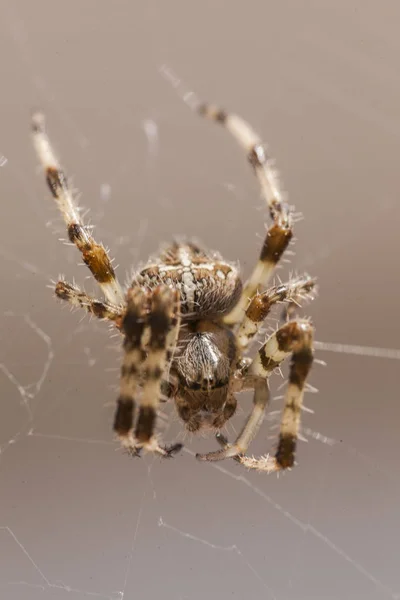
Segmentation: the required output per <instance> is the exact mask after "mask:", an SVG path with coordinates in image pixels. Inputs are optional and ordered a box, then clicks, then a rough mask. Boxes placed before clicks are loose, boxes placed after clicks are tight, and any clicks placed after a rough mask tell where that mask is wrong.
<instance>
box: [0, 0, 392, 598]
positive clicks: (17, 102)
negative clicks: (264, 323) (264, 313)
mask: <svg viewBox="0 0 400 600" xmlns="http://www.w3.org/2000/svg"><path fill="white" fill-rule="evenodd" d="M0 15H1V18H0V32H1V35H0V57H1V72H0V82H1V96H0V101H1V111H0V123H1V126H0V164H1V167H0V190H1V200H2V217H1V218H2V228H1V239H0V256H1V265H2V268H1V273H2V293H1V296H0V336H1V355H0V365H1V367H0V381H1V404H0V410H1V419H0V448H1V454H0V485H1V493H0V556H1V561H0V597H1V598H2V599H3V598H4V599H7V600H9V599H10V600H11V599H12V600H14V599H18V600H25V599H28V598H29V599H30V600H36V599H38V598H42V599H47V598H49V599H55V600H64V599H66V598H69V599H73V600H83V599H86V598H92V597H93V598H106V599H107V598H110V599H114V600H115V599H117V598H119V599H121V600H122V599H124V600H128V599H131V598H140V599H141V600H150V599H154V598H162V599H163V600H172V599H173V600H200V599H201V600H203V599H204V598H216V597H218V598H219V599H220V600H227V599H230V598H240V599H242V598H247V599H251V600H252V599H255V600H258V599H261V598H266V599H277V600H292V599H293V600H294V599H300V598H301V599H302V598H307V599H308V600H310V599H321V598H324V599H325V598H327V599H332V600H333V599H335V600H336V599H352V600H353V599H361V598H362V599H363V600H372V599H379V600H384V599H390V598H400V576H399V553H398V534H399V526H400V519H399V509H398V507H399V500H400V484H399V481H400V478H399V469H398V464H399V447H398V432H399V419H400V408H399V403H398V399H399V391H398V376H397V375H398V370H399V362H398V359H399V357H400V352H399V350H397V351H396V349H398V348H399V326H398V304H399V288H400V283H399V274H398V253H399V249H400V243H399V238H398V223H399V217H400V210H399V167H398V157H399V152H400V74H399V73H400V72H399V56H400V39H399V35H398V23H399V21H400V6H399V4H398V2H395V1H394V0H391V1H387V0H382V1H381V2H376V1H372V0H346V1H344V0H339V1H337V0H335V1H334V0H314V1H312V0H303V1H302V2H295V1H282V2H271V1H269V0H264V1H258V2H257V1H251V2H228V1H227V0H226V1H225V2H222V1H218V0H214V1H213V2H210V1H205V2H204V1H203V2H201V3H198V2H187V1H186V2H185V1H183V0H179V1H178V0H170V1H169V2H163V1H162V0H149V1H147V2H129V1H116V2H99V1H94V0H92V1H89V0H85V1H83V2H82V1H80V2H78V1H77V0H73V1H71V0H70V1H69V2H50V1H43V0H37V1H36V2H29V1H28V0H12V1H11V0H9V1H6V0H1V2H0ZM163 65H167V67H169V68H170V69H172V70H173V71H174V72H175V73H176V74H177V75H178V76H179V77H180V78H181V79H182V81H183V82H184V84H185V86H186V87H188V88H189V89H194V90H195V91H196V92H197V93H198V94H199V96H200V97H201V98H204V99H205V100H208V101H212V102H216V103H218V104H221V105H222V106H224V107H225V108H227V109H229V110H232V111H235V112H237V113H239V114H241V115H243V116H244V117H245V118H246V119H248V120H249V121H250V122H251V123H252V125H253V126H254V128H255V129H256V130H257V131H259V132H260V134H261V135H262V137H263V138H264V139H265V140H266V141H268V143H269V144H270V148H271V152H272V153H273V154H274V155H275V156H276V159H277V165H278V167H279V169H280V172H281V175H282V180H283V182H284V187H285V189H286V190H287V191H288V194H289V197H290V201H291V202H292V203H294V204H295V205H296V207H297V209H298V210H299V211H301V212H302V213H303V215H304V220H302V221H301V222H299V223H298V224H297V226H296V237H297V243H296V256H295V257H294V258H293V259H292V260H291V264H290V265H285V266H284V268H283V269H282V270H280V271H279V275H280V276H281V277H282V278H284V277H287V276H288V274H289V272H290V271H298V272H302V271H304V270H306V271H308V272H310V273H311V274H313V275H316V276H317V277H318V280H319V285H320V294H319V297H318V299H317V300H316V301H315V303H313V304H312V305H310V306H307V308H306V314H309V315H312V317H313V321H314V323H315V326H316V329H317V340H318V341H319V342H323V343H324V344H327V345H328V346H327V347H329V348H331V350H340V347H341V346H340V345H345V346H344V347H343V348H342V350H343V351H342V352H328V351H326V350H325V351H323V350H319V351H318V352H317V353H316V357H317V358H318V359H320V360H324V361H326V362H327V363H328V364H327V366H326V367H323V366H321V365H318V364H316V365H315V368H314V369H313V372H312V378H311V383H312V384H313V385H314V386H315V387H316V388H318V390H319V393H318V394H309V395H307V397H306V404H307V406H309V407H310V408H311V409H313V410H314V411H315V413H314V415H311V414H307V413H306V414H304V415H303V417H304V418H303V435H304V436H305V437H306V438H307V439H308V440H309V443H300V445H299V451H298V466H297V468H296V469H294V470H293V471H292V472H290V473H286V474H285V475H284V476H281V477H279V478H277V477H276V476H264V475H259V474H255V473H246V471H245V470H241V469H240V467H239V466H238V465H236V464H235V463H233V462H225V463H220V464H218V465H209V464H199V463H197V462H196V461H195V459H194V457H193V453H194V452H196V451H204V450H206V449H207V450H212V449H214V448H216V442H215V440H213V439H212V437H211V438H208V439H201V438H200V439H199V438H194V439H191V438H188V439H186V440H185V442H186V450H185V451H184V452H183V453H182V454H181V455H180V456H178V457H177V458H176V459H175V460H173V461H168V462H160V461H159V460H158V459H154V458H153V457H151V456H146V457H144V458H143V459H141V460H130V459H129V458H128V457H127V456H125V455H123V454H122V453H121V452H120V451H119V450H118V445H117V444H116V443H115V442H114V441H113V435H112V431H111V425H112V419H113V408H114V406H113V405H114V400H115V397H116V389H117V384H118V365H119V360H120V351H119V347H120V340H119V339H118V337H116V338H111V337H110V334H109V331H108V329H107V326H105V325H104V324H101V323H97V322H95V321H90V320H89V319H88V318H87V317H85V318H83V319H82V316H83V315H82V314H81V313H80V312H75V313H70V312H69V310H68V308H66V307H63V306H61V305H60V304H59V303H57V302H56V301H55V300H54V298H53V294H52V292H51V290H50V289H48V288H47V287H46V286H47V285H49V284H51V280H52V279H54V280H56V279H57V278H58V276H59V274H60V273H62V274H64V275H65V276H66V278H67V279H68V280H71V279H72V278H73V277H76V280H77V282H79V283H80V284H81V285H83V284H85V287H86V289H87V290H88V291H91V292H92V291H96V293H97V290H96V286H95V285H94V283H93V282H92V281H90V280H88V279H87V271H86V270H85V268H82V267H79V266H78V263H79V262H81V259H80V256H79V254H78V253H77V251H76V250H75V249H74V248H72V247H68V246H65V245H63V244H62V243H60V242H59V241H58V238H65V237H66V235H65V231H64V227H63V224H62V221H61V219H60V217H59V215H58V214H57V211H56V209H55V207H54V205H53V202H52V199H51V197H50V195H49V193H48V192H47V189H46V187H45V184H44V182H43V176H42V174H41V173H40V170H39V169H38V161H37V159H36V157H35V155H34V152H33V149H32V145H31V139H30V131H29V121H30V113H31V111H32V110H33V109H35V108H37V107H41V108H42V109H43V110H44V111H45V112H46V114H47V117H48V128H49V132H50V135H51V138H52V140H53V143H54V145H55V147H56V149H57V151H58V154H59V155H60V156H61V158H62V161H63V164H64V166H65V167H66V170H67V172H68V173H69V174H70V175H72V176H73V181H74V184H75V185H76V186H77V187H78V188H79V190H80V192H82V198H81V204H82V206H84V207H85V209H86V208H87V209H90V216H89V215H88V217H87V220H90V221H91V222H92V223H93V224H95V225H96V235H97V237H98V238H99V239H101V240H102V241H103V242H104V243H105V244H107V246H109V247H110V248H111V249H112V255H113V256H114V257H115V258H116V263H117V264H118V265H119V267H118V274H119V276H120V278H122V279H123V280H124V279H125V273H127V272H128V271H129V270H130V269H131V268H132V266H133V265H134V264H137V262H138V261H142V260H145V259H146V257H147V255H148V254H149V253H151V252H153V251H155V250H156V249H157V247H158V245H159V244H160V243H161V242H163V241H168V240H169V239H170V238H171V237H172V236H173V235H174V234H182V233H183V234H187V235H191V236H195V237H197V238H199V239H201V240H202V241H203V242H204V243H206V244H207V245H209V246H210V247H213V248H217V249H219V250H220V251H221V252H222V253H223V254H224V256H226V258H229V259H233V260H236V259H239V260H240V262H241V265H242V268H243V272H244V274H245V275H246V274H248V273H249V271H250V269H251V268H252V265H253V263H254V261H255V259H256V257H257V254H258V251H259V247H260V244H261V240H262V237H263V233H264V223H265V222H266V221H267V213H266V211H265V208H264V206H263V202H262V200H261V198H260V194H259V189H258V186H257V182H256V181H255V179H254V178H253V176H252V173H251V171H250V169H249V167H248V165H247V164H246V161H245V158H244V156H243V154H242V153H241V151H240V149H238V147H237V146H236V145H235V143H234V142H233V140H231V139H230V138H229V136H228V134H227V133H226V132H224V131H223V130H221V129H218V128H217V127H215V126H213V124H210V123H207V122H203V121H201V120H200V119H198V118H197V117H196V116H195V115H194V114H192V113H191V112H190V110H188V108H187V106H186V105H185V104H184V102H183V100H182V98H181V97H180V95H179V94H177V93H176V91H175V90H174V89H173V88H172V86H171V85H170V84H169V83H168V81H167V80H166V78H165V77H163V75H162V74H161V72H160V69H161V68H162V66H163ZM338 345H339V346H338ZM389 350H392V352H390V351H389ZM281 384H282V381H281V380H280V379H279V377H275V380H274V382H273V389H274V393H275V394H278V395H279V394H280V393H281V392H280V391H278V388H279V386H280V385H281ZM250 405H251V399H250V398H249V397H246V396H244V397H243V398H242V402H241V407H242V408H241V410H240V411H239V412H238V414H237V416H236V417H235V419H234V420H233V423H232V425H231V426H230V427H229V428H228V433H229V435H230V436H231V437H233V435H234V431H235V430H237V429H238V428H239V427H240V425H241V423H242V422H243V420H244V418H245V416H246V414H247V411H248V410H249V408H250ZM280 407H281V403H280V401H279V400H278V401H276V402H275V403H274V404H273V406H272V408H271V410H272V411H275V410H279V408H280ZM165 412H166V415H167V416H166V418H165V419H163V423H164V425H162V424H161V430H162V433H163V436H164V437H165V439H166V440H168V441H171V440H174V439H176V437H178V438H179V437H182V428H181V427H180V425H179V423H178V422H177V419H176V417H175V416H174V411H173V410H167V409H166V411H165ZM168 415H169V416H168ZM278 419H279V416H276V415H275V416H273V417H271V418H270V419H266V420H265V422H264V425H263V428H262V431H261V432H260V434H259V436H258V438H257V439H256V441H255V442H254V444H253V446H252V451H253V452H254V453H255V454H258V453H264V452H266V451H267V450H268V449H269V448H271V447H273V444H274V440H275V439H276V430H274V429H273V426H274V425H276V424H277V423H278ZM270 436H272V439H271V437H270Z"/></svg>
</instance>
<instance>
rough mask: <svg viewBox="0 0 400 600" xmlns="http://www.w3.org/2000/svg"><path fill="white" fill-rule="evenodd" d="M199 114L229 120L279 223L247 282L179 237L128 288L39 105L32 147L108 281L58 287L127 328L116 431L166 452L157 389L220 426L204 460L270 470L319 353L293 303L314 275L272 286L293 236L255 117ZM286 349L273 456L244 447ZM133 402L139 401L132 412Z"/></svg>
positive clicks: (289, 442) (189, 418)
mask: <svg viewBox="0 0 400 600" xmlns="http://www.w3.org/2000/svg"><path fill="white" fill-rule="evenodd" d="M197 111H198V113H199V114H200V115H202V116H203V117H206V118H208V119H211V120H214V121H216V122H218V123H220V124H221V125H223V126H224V127H225V128H226V129H227V130H228V131H229V132H230V133H231V134H232V135H233V136H234V137H235V138H236V140H237V141H238V142H239V144H240V145H241V146H242V147H243V148H244V149H245V151H246V153H247V158H248V160H249V162H250V165H251V166H252V168H253V170H254V172H255V174H256V176H257V178H258V180H259V182H260V185H261V190H262V193H263V196H264V198H265V200H266V203H267V206H268V209H269V213H270V216H271V219H272V224H271V226H270V227H269V228H268V230H267V233H266V237H265V241H264V244H263V246H262V249H261V253H260V257H259V260H258V262H257V264H256V266H255V268H254V270H253V272H252V274H251V275H250V278H249V279H248V281H247V283H246V285H245V286H244V287H243V286H242V282H241V279H240V276H239V271H238V268H237V267H236V266H235V265H234V264H233V263H229V262H226V261H225V260H223V259H222V257H221V256H220V255H219V254H218V253H216V252H209V251H206V250H204V249H203V248H201V247H200V246H199V245H198V244H196V243H194V242H188V241H181V242H179V241H176V242H174V243H173V244H171V245H169V246H167V247H166V248H164V249H163V250H162V251H161V252H160V253H159V254H158V255H157V256H156V257H154V258H151V259H150V260H149V261H148V263H147V264H146V266H145V267H144V268H142V269H139V270H138V272H137V273H136V275H135V276H134V278H133V281H132V283H131V285H130V286H129V288H128V289H127V291H126V293H124V292H123V291H122V289H121V287H120V285H119V283H118V281H117V279H116V277H115V273H114V270H113V267H112V264H111V261H110V259H109V257H108V255H107V252H106V251H105V249H104V247H103V246H102V245H101V244H98V243H96V242H95V240H94V239H93V238H92V236H91V234H90V232H89V229H88V228H86V227H85V226H84V225H83V223H82V221H81V218H80V215H79V210H78V208H77V205H76V202H75V200H74V198H73V195H72V193H71V191H70V189H69V187H68V183H67V180H66V178H65V176H64V175H63V172H62V170H61V168H60V165H59V164H58V162H57V160H56V158H55V155H54V152H53V150H52V148H51V145H50V142H49V139H48V137H47V135H46V133H45V129H44V119H43V116H42V115H35V116H34V119H33V135H34V142H35V146H36V149H37V152H38V155H39V158H40V159H41V162H42V165H43V167H44V169H45V172H46V178H47V182H48V185H49V187H50V190H51V192H52V194H53V196H54V198H55V200H56V202H57V204H58V206H59V208H60V210H61V212H62V214H63V217H64V220H65V222H66V225H67V228H68V236H69V239H70V241H71V242H73V243H74V244H75V245H76V246H77V247H78V249H79V250H80V251H81V253H82V256H83V260H84V262H85V264H86V265H87V266H88V267H89V269H90V271H91V272H92V274H93V276H94V278H95V279H96V280H97V282H98V283H99V285H100V287H101V288H102V290H103V293H104V295H105V298H106V300H105V301H99V300H95V299H94V298H92V297H90V296H88V295H87V294H86V293H84V292H82V291H81V290H80V289H79V288H77V287H76V286H74V285H71V284H69V283H67V282H65V281H59V282H58V283H57V285H56V295H57V296H58V297H59V298H61V299H62V300H66V301H67V302H69V303H70V304H71V305H73V306H80V307H82V308H84V309H85V310H86V311H87V312H89V313H91V314H93V315H95V316H96V317H98V318H101V319H107V320H109V321H112V322H114V323H115V325H116V326H117V328H118V329H119V330H120V331H121V333H122V335H123V339H124V341H123V350H124V357H123V363H122V367H121V378H120V393H119V396H118V400H117V409H116V413H115V420H114V430H115V432H116V433H117V435H118V437H119V439H120V441H121V443H122V445H123V446H124V447H125V448H126V449H127V450H128V451H129V452H130V453H131V454H134V455H137V454H138V453H139V452H140V450H141V449H142V448H145V449H146V450H148V451H151V452H156V453H158V454H160V455H162V456H170V455H171V454H173V453H175V452H177V451H178V450H179V449H180V448H181V446H182V444H179V443H176V444H173V445H172V446H170V447H168V448H166V447H164V446H162V445H160V443H159V441H158V439H157V437H156V435H155V424H156V417H157V410H158V407H159V403H160V401H161V398H162V396H164V397H167V399H173V400H174V402H175V405H176V409H177V412H178V414H179V416H180V418H181V419H182V421H183V422H184V424H185V427H186V429H187V430H189V431H192V432H196V431H198V430H200V429H202V428H213V429H216V430H217V440H218V442H219V443H220V444H221V446H222V448H221V449H220V450H219V451H216V452H209V453H208V454H202V455H197V457H198V458H199V459H201V460H211V461H213V460H221V459H224V458H234V459H236V460H237V461H239V462H241V463H242V464H244V465H245V466H247V467H249V468H254V469H258V470H261V471H266V472H272V471H278V470H280V469H285V468H290V467H291V466H293V464H294V459H295V450H296V440H297V437H298V431H299V425H300V410H301V407H302V401H303V395H304V388H305V385H306V379H307V376H308V373H309V370H310V367H311V364H312V361H313V328H312V325H311V324H310V322H309V321H308V320H306V319H297V318H296V317H295V314H294V312H295V311H294V307H295V306H297V305H298V304H299V301H300V300H301V299H303V298H311V297H312V293H313V291H314V288H315V282H314V280H313V279H311V278H310V277H309V276H308V275H304V276H302V277H296V278H294V279H292V280H291V281H289V282H288V283H286V284H280V285H278V286H274V287H270V288H267V289H266V284H267V282H268V281H269V280H270V278H271V276H272V274H273V272H274V269H275V267H276V265H277V263H278V262H279V260H280V258H281V256H282V254H283V253H284V252H285V250H286V248H287V246H288V244H289V242H290V240H291V238H292V235H293V230H292V225H293V218H292V211H291V208H290V206H289V205H288V204H287V203H286V201H285V200H284V199H283V197H282V195H281V192H280V189H279V185H278V181H277V177H276V173H275V171H274V170H273V168H272V163H271V160H270V159H269V157H268V155H267V153H266V151H265V146H264V145H263V144H262V143H261V141H260V140H259V138H258V136H257V135H256V134H255V132H254V131H253V130H252V129H251V128H250V127H249V125H248V124H247V123H246V122H245V121H243V120H242V119H241V118H240V117H238V116H236V115H230V114H227V113H225V112H224V111H221V110H219V109H216V108H214V107H212V106H209V105H200V104H199V105H198V106H197ZM280 302H284V303H285V304H286V323H284V324H283V325H281V326H280V327H279V328H278V329H277V330H276V331H275V332H274V333H272V335H270V336H269V337H268V338H267V340H266V341H265V342H264V343H263V345H262V346H261V348H260V349H259V350H258V352H257V353H256V354H255V356H254V357H253V358H250V357H249V356H248V351H249V348H250V346H251V344H252V342H253V341H254V340H255V339H256V337H257V336H258V335H259V334H260V328H261V326H262V324H263V323H264V321H265V319H266V317H267V316H268V314H269V312H270V310H271V308H272V307H273V306H274V305H275V304H277V303H280ZM289 355H291V364H290V370H289V383H288V387H287V391H286V395H285V406H284V410H283V415H282V421H281V429H280V436H279V441H278V445H277V448H276V452H275V455H274V456H270V455H266V456H263V457H260V458H258V459H256V458H251V457H249V456H247V454H246V453H247V449H248V447H249V445H250V443H251V441H252V439H253V438H254V436H255V435H256V433H257V431H258V429H259V427H260V425H261V423H262V419H263V416H264V412H265V408H266V406H267V404H268V401H269V385H268V381H269V377H270V376H271V374H272V373H273V372H274V371H275V370H276V369H277V368H279V366H280V365H281V363H282V362H283V361H284V360H285V358H287V357H288V356H289ZM245 389H252V390H254V400H253V408H252V411H251V414H250V416H249V418H248V419H247V421H246V423H245V425H244V427H243V429H242V431H241V432H240V434H239V436H238V438H237V440H236V441H235V443H233V444H230V443H228V441H227V439H226V438H225V437H224V436H223V435H222V434H221V433H220V431H219V430H220V429H221V428H222V427H223V426H224V424H225V423H226V421H228V420H229V419H230V418H231V417H232V415H233V414H234V412H235V410H236V404H237V398H236V394H237V393H239V392H241V391H242V390H245ZM137 406H139V410H138V411H137Z"/></svg>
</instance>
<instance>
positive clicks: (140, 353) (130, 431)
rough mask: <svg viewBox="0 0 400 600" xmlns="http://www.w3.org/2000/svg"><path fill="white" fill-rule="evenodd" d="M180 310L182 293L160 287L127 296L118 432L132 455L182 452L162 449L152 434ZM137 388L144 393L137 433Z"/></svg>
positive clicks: (133, 291) (178, 446)
mask: <svg viewBox="0 0 400 600" xmlns="http://www.w3.org/2000/svg"><path fill="white" fill-rule="evenodd" d="M178 311H179V293H178V292H177V291H174V290H172V289H171V288H169V287H167V286H158V287H157V288H155V289H154V290H152V291H149V290H145V289H143V288H141V287H136V288H132V289H130V290H129V291H128V295H127V308H126V314H125V316H124V318H123V321H122V331H123V333H124V335H125V339H124V344H123V347H124V353H125V354H124V359H123V364H122V368H121V384H120V395H119V398H118V401H117V409H116V414H115V420H114V430H115V431H116V433H117V435H118V437H119V439H120V441H121V443H122V445H123V446H124V447H125V448H126V449H127V450H128V451H129V452H130V453H131V454H133V455H137V454H139V452H140V449H141V448H143V447H144V448H145V449H146V450H149V451H151V452H155V453H158V454H160V455H162V456H171V455H172V454H173V453H175V452H178V451H179V450H180V449H181V447H182V445H181V444H174V445H173V446H171V447H170V448H163V447H161V446H160V444H159V443H158V441H157V440H156V438H155V436H154V435H153V432H154V426H155V421H156V416H157V409H158V407H159V403H160V396H161V385H162V381H163V376H164V372H165V370H166V367H167V366H168V363H167V358H168V356H170V357H171V358H172V354H173V349H174V346H175V344H176V339H177V331H178V330H179V324H180V317H179V314H178ZM139 387H142V388H143V392H142V397H141V398H140V401H139V404H140V408H139V415H138V419H137V422H136V427H135V429H134V417H135V410H136V404H137V398H136V397H137V393H138V390H139Z"/></svg>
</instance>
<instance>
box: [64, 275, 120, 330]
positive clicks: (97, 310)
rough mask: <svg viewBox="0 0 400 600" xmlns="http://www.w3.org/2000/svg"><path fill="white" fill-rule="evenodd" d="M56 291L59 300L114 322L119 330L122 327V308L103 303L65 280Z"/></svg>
mask: <svg viewBox="0 0 400 600" xmlns="http://www.w3.org/2000/svg"><path fill="white" fill-rule="evenodd" d="M54 291H55V294H56V296H57V298H60V300H65V301H66V302H68V304H70V305H71V306H74V307H79V308H84V309H85V310H86V312H88V313H89V314H91V315H94V316H95V317H97V318H98V319H107V320H108V321H113V322H114V323H115V324H116V326H117V327H118V328H120V327H121V322H122V317H123V313H124V309H121V307H120V306H114V305H113V304H110V303H109V302H102V301H101V300H97V299H96V298H92V297H91V296H88V295H87V294H86V293H85V292H82V290H80V289H79V287H78V286H76V285H72V284H71V283H67V282H66V281H63V280H62V281H58V282H57V284H56V287H55V290H54Z"/></svg>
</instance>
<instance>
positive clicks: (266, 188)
mask: <svg viewBox="0 0 400 600" xmlns="http://www.w3.org/2000/svg"><path fill="white" fill-rule="evenodd" d="M197 112H198V113H199V114H200V115H201V116H203V117H205V118H207V119H210V120H212V121H216V122H217V123H220V124H221V125H223V126H224V127H225V128H226V129H227V130H228V131H229V132H230V133H231V134H232V135H233V137H234V138H235V139H236V141H237V142H238V143H239V145H240V146H241V147H242V148H243V149H244V150H245V152H246V154H247V158H248V160H249V162H250V165H251V166H252V167H253V169H254V172H255V174H256V176H257V179H258V181H259V183H260V186H261V191H262V195H263V197H264V199H265V201H266V203H267V206H268V209H269V214H270V217H271V219H272V225H271V226H270V227H269V228H268V231H267V235H266V237H265V240H264V244H263V246H262V249H261V253H260V256H259V259H258V262H257V264H256V266H255V268H254V270H253V272H252V274H251V275H250V278H249V279H248V281H247V282H246V284H245V286H244V288H243V292H242V296H241V298H240V300H239V302H238V303H237V304H236V306H235V307H234V308H233V310H232V311H231V312H230V313H229V314H227V315H225V317H224V322H225V323H227V324H228V325H232V326H233V325H236V324H237V323H238V322H240V321H241V320H242V318H243V313H244V311H245V309H246V307H247V304H248V302H249V298H251V297H252V296H253V295H254V294H255V293H256V291H257V290H258V289H262V288H265V286H266V284H267V283H268V281H269V280H270V278H271V276H272V274H273V272H274V270H275V267H276V265H277V263H278V262H279V260H280V259H281V257H282V254H283V253H284V252H285V250H286V248H287V247H288V245H289V242H290V240H291V239H292V237H293V229H292V225H293V217H292V211H291V208H290V206H289V205H288V204H287V202H286V201H285V200H284V198H283V194H282V192H281V190H280V187H279V182H278V176H277V173H276V171H275V169H274V168H273V162H272V160H271V158H270V157H269V156H268V154H267V152H266V145H265V144H263V142H262V141H261V139H260V138H259V136H258V135H257V134H256V132H255V131H253V129H252V128H251V127H250V125H249V124H248V123H247V122H246V121H244V120H243V119H242V118H241V117H239V116H238V115H235V114H229V113H226V112H225V111H223V110H221V109H219V108H217V107H215V106H212V105H209V104H199V105H198V106H197Z"/></svg>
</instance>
